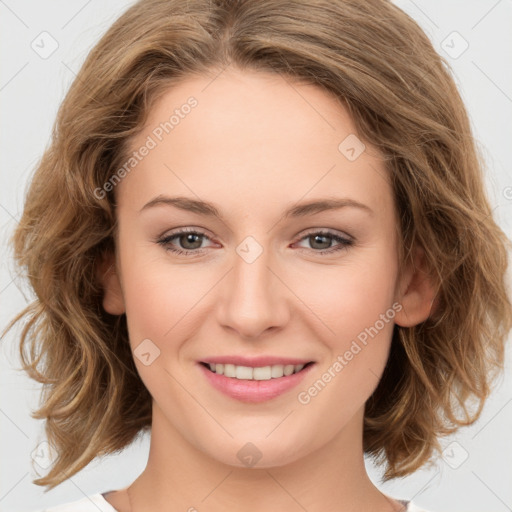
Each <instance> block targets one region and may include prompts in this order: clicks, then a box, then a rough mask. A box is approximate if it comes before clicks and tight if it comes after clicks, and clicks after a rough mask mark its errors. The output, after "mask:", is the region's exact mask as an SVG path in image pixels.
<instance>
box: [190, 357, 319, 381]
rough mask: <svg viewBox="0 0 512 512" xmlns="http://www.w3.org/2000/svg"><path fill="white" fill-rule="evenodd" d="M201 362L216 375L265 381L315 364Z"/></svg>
mask: <svg viewBox="0 0 512 512" xmlns="http://www.w3.org/2000/svg"><path fill="white" fill-rule="evenodd" d="M200 364H201V365H202V366H204V367H205V368H206V369H208V370H209V371H210V372H211V373H214V374H216V375H224V377H228V378H232V379H238V380H255V381H265V380H272V379H280V378H282V377H289V376H290V375H295V374H297V373H300V372H302V371H304V370H305V369H306V368H308V367H309V366H311V365H313V364H314V361H309V362H307V363H305V364H275V365H267V366H241V365H236V364H229V363H206V362H203V361H201V363H200Z"/></svg>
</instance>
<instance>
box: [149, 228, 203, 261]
mask: <svg viewBox="0 0 512 512" xmlns="http://www.w3.org/2000/svg"><path fill="white" fill-rule="evenodd" d="M205 238H206V239H208V240H209V238H208V236H207V235H206V233H203V232H202V231H198V230H196V229H189V228H185V229H182V230H180V231H177V232H175V233H171V234H169V235H166V236H164V237H163V238H160V239H159V240H157V243H159V244H160V245H162V246H163V247H164V248H165V249H166V250H167V251H170V252H173V253H175V254H184V255H186V256H192V255H195V254H200V253H202V252H204V251H203V250H202V249H203V248H201V245H202V242H203V239H205ZM175 239H176V240H177V242H178V243H179V245H181V247H182V248H183V249H185V250H183V249H180V248H179V247H178V248H175V247H173V245H172V241H173V240H175ZM198 249H201V250H198Z"/></svg>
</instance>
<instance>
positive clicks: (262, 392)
mask: <svg viewBox="0 0 512 512" xmlns="http://www.w3.org/2000/svg"><path fill="white" fill-rule="evenodd" d="M199 366H200V368H201V370H202V372H203V373H204V375H205V376H206V378H207V379H208V382H210V384H211V385H212V386H213V387H214V388H215V389H217V390H219V391H220V392H222V393H224V394H225V395H227V396H229V397H231V398H235V399H236V400H241V401H242V402H251V403H258V402H264V401H266V400H270V399H272V398H275V397H277V396H279V395H282V394H283V393H286V391H289V390H290V389H292V388H293V387H295V386H296V385H297V384H299V382H301V381H302V379H303V378H304V377H305V376H306V374H307V373H309V371H310V370H311V368H313V366H314V363H313V364H310V365H308V366H307V367H306V368H303V369H302V370H301V371H300V372H298V373H293V374H292V375H288V376H284V377H279V378H277V379H270V380H242V379H236V378H233V377H226V376H225V375H219V374H217V373H214V372H212V371H210V370H209V369H208V368H206V367H205V366H204V365H202V364H200V363H199Z"/></svg>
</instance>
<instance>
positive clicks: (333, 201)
mask: <svg viewBox="0 0 512 512" xmlns="http://www.w3.org/2000/svg"><path fill="white" fill-rule="evenodd" d="M162 205H167V206H174V207H176V208H179V209H181V210H185V211H188V212H192V213H197V214H198V215H204V216H206V217H216V218H218V219H221V220H224V217H223V216H222V215H221V213H220V212H219V210H218V208H216V207H215V206H214V205H213V204H212V203H209V202H207V201H200V200H197V199H192V198H191V197H184V196H177V197H169V196H165V195H162V194H161V195H159V196H157V197H155V198H153V199H151V201H149V202H148V203H146V204H145V205H144V206H143V207H142V208H141V209H140V212H142V211H144V210H147V209H149V208H153V207H155V206H162ZM346 207H351V208H359V209H361V210H363V211H365V212H367V213H368V214H370V215H373V214H374V211H373V210H372V209H371V208H370V207H369V206H367V205H365V204H363V203H360V202H359V201H356V200H354V199H350V198H346V197H344V198H325V199H317V200H312V201H308V202H305V203H300V204H297V205H294V206H292V207H290V208H289V209H287V210H286V211H285V212H284V214H283V217H284V218H297V217H305V216H307V215H314V214H316V213H320V212H324V211H328V210H339V209H341V208H346Z"/></svg>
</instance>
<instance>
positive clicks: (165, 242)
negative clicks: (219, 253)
mask: <svg viewBox="0 0 512 512" xmlns="http://www.w3.org/2000/svg"><path fill="white" fill-rule="evenodd" d="M186 234H193V235H199V236H203V237H206V238H208V239H209V237H208V235H207V234H206V233H203V232H202V231H198V230H196V229H182V230H181V231H177V232H175V233H171V234H170V235H167V236H165V237H163V238H160V239H158V240H157V241H156V242H157V243H158V244H160V245H162V246H163V247H164V248H165V250H167V251H170V252H172V253H174V254H177V255H184V256H187V257H190V256H196V255H198V254H202V253H203V252H204V248H203V249H187V250H183V249H173V248H171V247H170V246H169V243H170V241H171V240H174V239H175V238H179V237H180V236H182V235H186ZM314 235H320V236H327V237H329V238H332V239H333V240H334V241H336V242H338V243H339V245H338V246H335V247H334V248H332V247H331V248H329V249H323V250H315V249H309V250H311V251H313V252H315V253H318V254H319V255H326V254H332V253H336V252H339V251H343V250H347V249H348V248H349V247H350V246H352V245H354V240H349V239H348V238H343V237H341V236H339V235H337V234H335V233H332V232H331V231H326V230H320V231H312V232H310V233H307V234H306V235H304V236H303V237H302V238H301V239H300V240H298V241H299V242H301V241H302V240H304V239H307V238H309V237H311V236H314ZM301 249H304V248H301ZM306 250H308V249H306Z"/></svg>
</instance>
